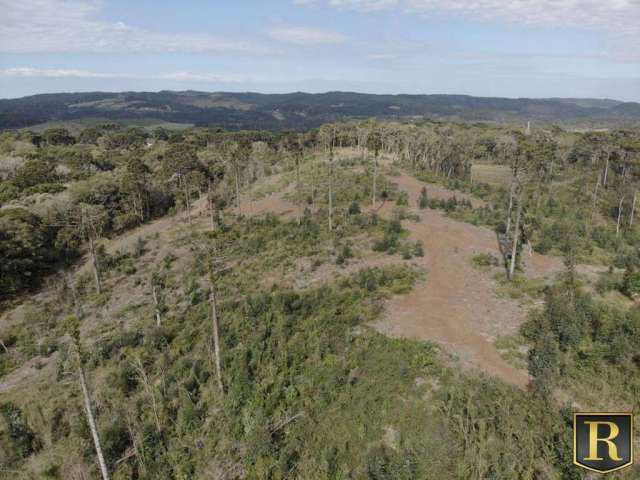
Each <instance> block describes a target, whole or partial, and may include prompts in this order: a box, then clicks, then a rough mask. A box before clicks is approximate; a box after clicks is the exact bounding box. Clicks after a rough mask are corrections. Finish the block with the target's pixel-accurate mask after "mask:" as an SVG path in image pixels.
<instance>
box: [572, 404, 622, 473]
mask: <svg viewBox="0 0 640 480" xmlns="http://www.w3.org/2000/svg"><path fill="white" fill-rule="evenodd" d="M585 422H612V423H615V424H616V425H617V426H618V428H619V429H620V433H619V434H618V436H617V437H616V438H614V439H612V442H613V443H614V444H615V445H616V447H617V449H618V456H619V457H620V458H621V459H622V460H619V461H616V460H613V459H611V458H610V457H609V448H608V446H607V444H606V443H604V442H598V455H597V456H598V457H600V458H602V460H586V458H588V457H589V448H590V445H589V441H590V439H589V429H590V427H589V425H587V424H586V423H585ZM632 432H633V417H632V415H631V414H616V413H611V414H593V413H577V414H575V416H574V461H575V463H576V464H577V465H579V466H582V467H586V468H588V469H591V470H595V471H597V472H610V471H613V470H617V469H620V468H624V467H626V466H629V465H631V464H632V463H633V446H632V442H633V438H632ZM609 434H610V429H609V427H607V426H605V425H599V426H598V437H599V438H607V437H608V436H609Z"/></svg>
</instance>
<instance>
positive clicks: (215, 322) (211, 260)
mask: <svg viewBox="0 0 640 480" xmlns="http://www.w3.org/2000/svg"><path fill="white" fill-rule="evenodd" d="M194 250H195V252H196V254H197V255H199V256H200V257H203V258H205V259H206V263H207V271H208V276H209V288H210V291H209V307H210V312H211V327H212V328H211V329H212V337H213V360H214V364H215V368H216V381H217V383H218V388H219V390H220V393H221V394H223V395H224V382H223V376H222V360H221V351H222V345H221V342H220V325H219V322H220V319H219V315H218V306H217V302H216V281H215V279H216V277H217V276H219V275H221V274H222V273H224V272H225V271H227V270H228V267H226V265H225V257H224V255H223V252H222V251H221V249H220V248H219V246H218V245H216V244H211V243H207V244H200V245H195V247H194Z"/></svg>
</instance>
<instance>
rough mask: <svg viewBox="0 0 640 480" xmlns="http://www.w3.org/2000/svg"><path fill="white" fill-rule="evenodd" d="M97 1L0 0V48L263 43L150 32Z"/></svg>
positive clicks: (200, 48) (216, 47)
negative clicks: (112, 17) (105, 14)
mask: <svg viewBox="0 0 640 480" xmlns="http://www.w3.org/2000/svg"><path fill="white" fill-rule="evenodd" d="M102 5H103V2H102V1H101V0H0V12H2V13H1V14H0V52H4V53H32V52H222V51H228V52H241V53H253V54H264V53H268V52H269V51H270V50H269V48H268V47H265V46H263V45H258V44H254V43H251V42H247V41H244V40H233V39H228V38H222V37H219V36H216V35H212V34H209V33H163V32H155V31H150V30H146V29H142V28H137V27H134V26H130V25H127V24H125V23H123V22H106V21H103V20H100V19H99V18H98V14H99V13H100V12H101V9H102Z"/></svg>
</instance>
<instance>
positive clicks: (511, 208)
mask: <svg viewBox="0 0 640 480" xmlns="http://www.w3.org/2000/svg"><path fill="white" fill-rule="evenodd" d="M514 189H515V183H514V182H513V181H512V182H511V189H510V190H509V209H508V210H507V226H506V228H505V232H506V233H507V235H508V234H509V230H511V213H512V211H513V193H514Z"/></svg>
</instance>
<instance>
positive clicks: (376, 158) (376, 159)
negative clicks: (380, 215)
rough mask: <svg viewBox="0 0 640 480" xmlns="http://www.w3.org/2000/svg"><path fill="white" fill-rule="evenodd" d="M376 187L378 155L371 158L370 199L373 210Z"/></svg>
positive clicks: (374, 207)
mask: <svg viewBox="0 0 640 480" xmlns="http://www.w3.org/2000/svg"><path fill="white" fill-rule="evenodd" d="M377 186H378V155H377V152H376V155H375V156H374V157H373V186H372V195H371V196H372V198H371V206H372V208H373V209H374V210H375V209H376V190H377Z"/></svg>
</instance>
